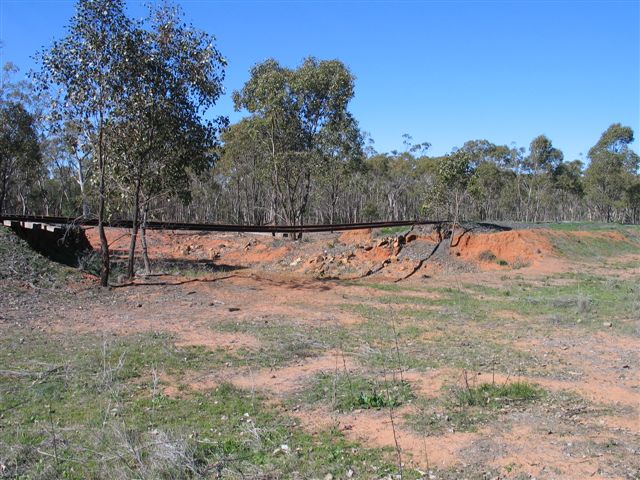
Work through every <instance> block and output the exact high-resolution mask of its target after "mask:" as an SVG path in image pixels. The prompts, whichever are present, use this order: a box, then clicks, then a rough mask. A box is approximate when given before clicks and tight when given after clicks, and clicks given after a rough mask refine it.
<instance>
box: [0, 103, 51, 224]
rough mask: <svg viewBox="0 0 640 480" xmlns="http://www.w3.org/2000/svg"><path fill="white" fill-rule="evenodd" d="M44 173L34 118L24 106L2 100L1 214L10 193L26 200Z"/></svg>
mask: <svg viewBox="0 0 640 480" xmlns="http://www.w3.org/2000/svg"><path fill="white" fill-rule="evenodd" d="M41 169H42V154H41V151H40V143H39V141H38V136H37V132H36V127H35V119H34V117H33V115H31V114H30V113H29V112H28V111H27V110H26V109H25V107H24V105H23V104H22V103H18V102H14V101H5V99H4V98H0V213H2V212H4V211H5V203H6V200H7V196H8V195H9V192H10V190H11V189H12V188H16V189H18V190H19V192H20V193H21V194H22V195H23V196H24V190H25V189H28V187H29V186H30V185H31V184H32V183H33V182H35V181H36V179H37V176H38V174H39V173H41V172H40V170H41ZM24 208H25V206H24V204H23V209H24Z"/></svg>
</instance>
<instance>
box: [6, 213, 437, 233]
mask: <svg viewBox="0 0 640 480" xmlns="http://www.w3.org/2000/svg"><path fill="white" fill-rule="evenodd" d="M0 220H1V221H2V222H3V224H4V225H5V226H7V227H22V228H32V229H46V230H54V229H57V228H66V227H67V226H78V227H95V226H97V225H98V220H97V219H95V218H83V217H77V218H74V217H52V216H40V215H0ZM442 223H445V222H444V221H441V220H400V221H391V222H363V223H339V224H331V225H328V224H325V225H233V224H223V223H182V222H158V221H152V222H147V224H146V228H147V229H149V230H189V231H200V232H236V233H271V234H273V235H275V234H299V233H313V232H339V231H346V230H361V229H366V228H388V227H410V226H412V225H439V224H442ZM104 225H105V227H116V228H132V227H133V222H132V221H131V220H112V221H109V222H105V223H104Z"/></svg>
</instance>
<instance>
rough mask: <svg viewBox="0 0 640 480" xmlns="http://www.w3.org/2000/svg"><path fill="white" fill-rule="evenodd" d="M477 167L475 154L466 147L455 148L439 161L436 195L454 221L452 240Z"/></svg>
mask: <svg viewBox="0 0 640 480" xmlns="http://www.w3.org/2000/svg"><path fill="white" fill-rule="evenodd" d="M475 168H476V164H475V162H474V158H473V155H471V153H470V152H469V151H467V150H465V149H458V150H454V151H453V152H452V153H451V154H449V155H445V156H444V157H442V158H441V159H440V161H439V162H438V172H437V176H436V195H437V198H439V199H441V201H444V202H445V204H446V205H447V206H448V210H449V216H450V218H451V220H452V222H453V225H452V232H451V242H453V234H454V232H455V229H456V227H457V225H458V223H459V221H460V213H461V206H462V203H463V202H464V200H465V199H466V198H467V196H468V193H469V185H470V183H471V178H472V176H473V173H474V171H475ZM450 244H451V243H450Z"/></svg>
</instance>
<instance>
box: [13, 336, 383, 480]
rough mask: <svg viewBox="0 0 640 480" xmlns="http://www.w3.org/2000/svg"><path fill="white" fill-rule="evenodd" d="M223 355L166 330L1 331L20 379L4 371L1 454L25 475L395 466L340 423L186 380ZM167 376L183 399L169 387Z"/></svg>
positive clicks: (339, 470)
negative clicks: (304, 424)
mask: <svg viewBox="0 0 640 480" xmlns="http://www.w3.org/2000/svg"><path fill="white" fill-rule="evenodd" d="M227 360H228V359H227V358H225V353H224V352H212V351H209V350H207V349H203V348H176V347H174V346H173V345H172V343H171V339H170V338H168V337H167V336H165V335H153V334H150V335H139V336H130V337H121V338H118V339H113V340H112V339H109V340H105V341H103V340H102V339H100V338H97V337H93V336H87V335H74V336H73V337H69V336H63V335H56V336H54V337H51V335H47V336H45V335H41V334H38V333H34V332H24V331H14V332H13V333H12V334H11V335H3V336H2V338H1V339H0V364H3V365H11V368H12V369H13V370H15V371H18V372H22V374H23V375H21V376H18V377H12V376H7V375H6V374H5V373H2V374H1V375H0V415H2V421H3V428H2V429H0V452H1V453H0V460H1V461H2V464H4V465H6V466H7V468H8V469H10V470H8V471H9V474H10V475H12V476H15V477H18V478H41V477H43V476H46V477H47V478H71V479H83V478H100V477H102V476H103V475H104V472H108V474H109V477H110V478H132V477H135V478H141V477H146V478H175V479H187V478H194V476H201V477H206V476H210V475H211V474H212V472H213V474H214V475H220V476H221V477H222V478H237V475H238V473H237V472H238V471H241V472H253V473H252V474H255V475H261V476H263V477H270V476H277V477H278V478H299V476H300V475H302V476H304V477H305V478H310V477H312V476H314V475H317V474H318V472H322V473H323V474H327V473H331V474H333V475H342V474H344V472H346V471H347V470H348V469H350V468H353V469H357V471H358V472H359V473H360V474H362V475H364V476H367V477H369V476H375V475H379V474H386V473H391V472H393V471H394V470H395V467H394V466H393V462H392V460H391V456H390V455H388V454H387V453H386V452H384V451H381V450H378V449H368V448H363V447H362V446H360V445H358V444H356V443H353V442H350V441H348V440H346V439H345V438H344V436H343V435H342V433H341V432H339V431H337V430H321V431H318V432H315V433H314V434H313V435H312V434H310V433H308V432H306V431H305V430H303V429H302V428H300V427H299V426H298V425H297V423H296V421H295V420H294V419H292V418H289V417H287V416H286V415H283V414H282V411H281V409H280V408H278V407H274V405H273V403H268V402H266V401H264V399H263V398H261V397H260V396H257V395H255V394H254V393H251V392H245V391H243V390H238V389H236V388H234V387H232V386H231V385H229V384H221V385H219V386H217V387H216V388H212V389H209V390H206V391H204V392H193V391H190V390H189V389H188V388H187V387H186V386H181V383H180V382H181V378H182V377H183V375H184V373H185V372H187V371H188V372H193V371H208V370H209V369H212V368H213V369H215V368H220V367H221V366H222V364H223V362H226V361H227ZM158 377H159V378H158ZM170 379H176V380H175V382H176V383H174V385H176V384H177V386H178V387H179V388H180V395H178V396H177V397H172V396H168V395H166V394H165V393H164V388H165V387H166V386H168V385H170V384H171V383H170V382H172V380H170ZM283 446H284V447H286V448H284V447H283ZM41 452H45V453H44V454H43V453H41ZM46 454H48V455H46Z"/></svg>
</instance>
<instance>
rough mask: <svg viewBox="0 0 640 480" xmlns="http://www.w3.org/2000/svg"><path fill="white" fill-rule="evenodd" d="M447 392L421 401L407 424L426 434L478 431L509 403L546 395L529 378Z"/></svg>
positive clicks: (496, 416)
mask: <svg viewBox="0 0 640 480" xmlns="http://www.w3.org/2000/svg"><path fill="white" fill-rule="evenodd" d="M445 392H446V393H445V394H444V395H443V396H442V397H439V398H435V399H422V400H421V401H420V402H418V405H417V408H416V410H415V411H414V412H412V413H410V414H407V415H406V416H405V421H406V424H407V426H409V427H410V428H411V429H413V430H415V431H417V432H419V433H421V434H423V435H436V434H440V433H442V432H444V431H458V432H471V431H476V430H477V429H478V427H479V426H481V425H485V424H487V423H489V422H491V421H496V420H497V419H498V418H499V416H500V415H501V412H502V409H504V408H505V407H507V406H514V405H520V406H521V405H525V404H531V403H534V402H536V401H537V400H540V399H541V398H543V397H544V396H545V395H546V392H545V391H544V390H543V389H542V388H540V387H538V386H537V385H533V384H530V383H526V382H512V383H506V384H503V385H496V384H492V383H483V384H480V385H478V386H473V387H468V388H467V387H454V388H450V387H446V389H445Z"/></svg>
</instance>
